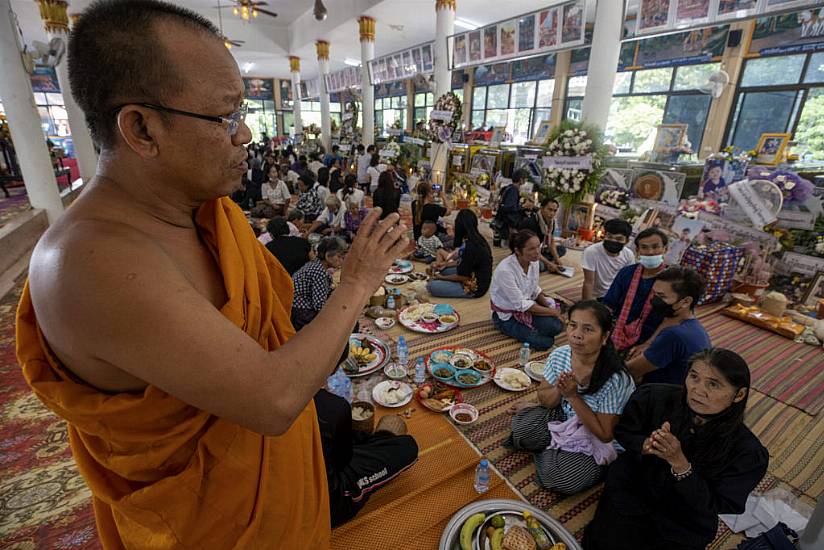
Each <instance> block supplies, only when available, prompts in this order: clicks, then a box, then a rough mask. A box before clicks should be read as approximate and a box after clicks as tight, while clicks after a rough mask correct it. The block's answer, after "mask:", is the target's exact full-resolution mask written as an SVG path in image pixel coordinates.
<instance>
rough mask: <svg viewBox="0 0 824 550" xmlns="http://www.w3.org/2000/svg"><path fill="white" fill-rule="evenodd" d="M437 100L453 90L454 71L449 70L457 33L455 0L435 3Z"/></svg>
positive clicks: (441, 0)
mask: <svg viewBox="0 0 824 550" xmlns="http://www.w3.org/2000/svg"><path fill="white" fill-rule="evenodd" d="M435 14H436V20H435V52H434V55H435V99H437V98H439V97H441V96H442V95H443V94H445V93H447V92H449V91H451V90H452V71H451V70H449V50H450V49H451V46H452V39H451V38H450V39H449V44H447V37H448V36H450V35H451V34H452V33H454V32H455V0H436V1H435Z"/></svg>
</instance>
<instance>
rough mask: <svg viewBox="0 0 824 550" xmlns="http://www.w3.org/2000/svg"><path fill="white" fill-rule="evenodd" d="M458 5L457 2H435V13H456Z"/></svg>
mask: <svg viewBox="0 0 824 550" xmlns="http://www.w3.org/2000/svg"><path fill="white" fill-rule="evenodd" d="M456 9H457V5H456V3H455V0H435V11H440V10H452V11H455V10H456Z"/></svg>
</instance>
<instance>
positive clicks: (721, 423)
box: [583, 348, 769, 550]
mask: <svg viewBox="0 0 824 550" xmlns="http://www.w3.org/2000/svg"><path fill="white" fill-rule="evenodd" d="M749 389H750V370H749V368H748V367H747V363H746V362H745V361H744V360H743V359H742V358H741V357H740V356H739V355H737V354H736V353H734V352H732V351H729V350H725V349H721V348H714V349H709V350H706V351H703V352H701V353H699V354H697V355H695V356H694V357H692V358H691V359H690V362H689V373H688V375H687V379H686V383H685V385H678V386H675V385H668V384H651V385H648V386H644V387H642V388H639V389H638V391H636V392H635V394H634V395H633V396H632V399H630V401H629V403H627V406H626V407H625V409H624V413H623V415H622V416H621V420H620V422H619V423H618V425H617V426H616V427H615V439H616V440H617V441H618V443H620V444H621V446H622V447H623V448H624V449H625V452H624V453H622V454H621V455H620V456H619V457H618V459H617V460H616V461H615V462H614V463H613V464H612V466H610V469H609V474H608V475H607V481H606V487H605V489H604V494H603V495H602V496H601V500H600V502H599V504H598V509H597V511H596V512H595V518H594V519H593V520H592V522H591V523H590V524H589V525H588V526H587V529H586V532H585V534H584V541H583V547H584V549H585V550H625V549H626V550H629V549H636V548H644V549H648V550H699V549H703V548H705V547H706V546H707V544H709V543H710V542H712V540H713V538H715V533H716V529H717V527H718V514H740V513H742V512H743V511H744V505H745V503H746V501H747V496H748V495H749V494H750V492H751V491H752V490H753V489H755V487H756V485H757V484H758V483H759V481H761V479H762V478H763V477H764V474H765V473H766V471H767V464H768V462H769V454H768V453H767V449H765V448H764V446H763V445H762V444H761V442H760V441H758V438H756V437H755V436H754V435H753V434H752V432H750V430H749V429H747V427H746V426H745V425H744V411H745V409H746V407H747V396H748V395H749Z"/></svg>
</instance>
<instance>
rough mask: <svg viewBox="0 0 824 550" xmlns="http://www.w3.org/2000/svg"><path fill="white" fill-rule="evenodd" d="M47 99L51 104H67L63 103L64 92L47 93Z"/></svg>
mask: <svg viewBox="0 0 824 550" xmlns="http://www.w3.org/2000/svg"><path fill="white" fill-rule="evenodd" d="M46 101H48V102H49V105H65V104H64V103H63V94H53V93H47V94H46Z"/></svg>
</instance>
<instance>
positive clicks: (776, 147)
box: [755, 134, 790, 166]
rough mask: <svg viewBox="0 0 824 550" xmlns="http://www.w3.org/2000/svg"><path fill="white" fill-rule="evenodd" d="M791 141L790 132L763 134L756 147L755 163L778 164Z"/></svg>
mask: <svg viewBox="0 0 824 550" xmlns="http://www.w3.org/2000/svg"><path fill="white" fill-rule="evenodd" d="M789 142H790V134H761V138H759V140H758V146H757V147H756V148H755V152H756V156H755V163H756V164H766V165H768V166H777V165H778V163H780V162H781V159H782V158H783V156H784V150H785V149H786V148H787V144H788V143H789Z"/></svg>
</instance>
